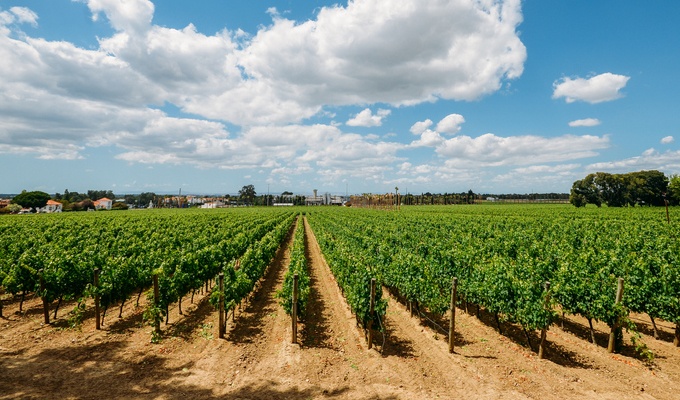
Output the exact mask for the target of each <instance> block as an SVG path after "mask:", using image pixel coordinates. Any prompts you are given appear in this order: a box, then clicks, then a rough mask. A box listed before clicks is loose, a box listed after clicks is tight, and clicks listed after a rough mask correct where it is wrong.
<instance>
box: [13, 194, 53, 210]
mask: <svg viewBox="0 0 680 400" xmlns="http://www.w3.org/2000/svg"><path fill="white" fill-rule="evenodd" d="M50 199H51V197H50V195H49V194H47V193H45V192H41V191H39V190H36V191H32V192H27V191H25V190H24V191H22V192H21V194H19V195H17V196H16V197H14V198H13V199H12V203H14V204H19V205H21V206H22V207H28V208H36V209H37V208H40V207H45V205H46V204H47V201H48V200H50Z"/></svg>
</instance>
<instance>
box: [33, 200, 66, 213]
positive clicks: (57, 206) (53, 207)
mask: <svg viewBox="0 0 680 400" xmlns="http://www.w3.org/2000/svg"><path fill="white" fill-rule="evenodd" d="M63 207H64V205H63V204H61V203H60V202H58V201H54V200H47V204H46V205H45V207H42V208H40V210H39V212H41V213H55V212H61V211H62V209H63Z"/></svg>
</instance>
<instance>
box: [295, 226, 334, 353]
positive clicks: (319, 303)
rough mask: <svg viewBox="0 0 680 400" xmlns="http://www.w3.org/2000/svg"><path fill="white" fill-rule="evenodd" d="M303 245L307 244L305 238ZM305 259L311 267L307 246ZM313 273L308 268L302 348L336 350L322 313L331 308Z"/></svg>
mask: <svg viewBox="0 0 680 400" xmlns="http://www.w3.org/2000/svg"><path fill="white" fill-rule="evenodd" d="M305 243H308V240H307V238H306V237H305ZM305 258H306V259H307V265H310V266H311V264H312V256H311V251H310V249H309V246H308V245H307V244H305ZM315 272H316V271H315V270H314V269H313V268H310V276H309V300H308V303H307V315H306V316H305V326H304V328H303V330H302V331H301V334H302V335H301V336H302V346H304V347H314V348H327V349H337V346H334V345H333V337H332V332H331V328H330V325H329V320H328V318H327V317H326V315H325V314H324V311H328V310H330V309H331V308H330V306H329V305H328V304H326V301H325V300H324V298H323V297H322V296H321V288H320V285H321V282H320V281H319V277H318V276H317V274H316V273H315Z"/></svg>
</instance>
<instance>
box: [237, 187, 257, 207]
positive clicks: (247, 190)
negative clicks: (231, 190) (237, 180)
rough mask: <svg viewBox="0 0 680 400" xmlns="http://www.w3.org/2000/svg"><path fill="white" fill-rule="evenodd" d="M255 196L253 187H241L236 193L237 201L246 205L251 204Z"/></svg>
mask: <svg viewBox="0 0 680 400" xmlns="http://www.w3.org/2000/svg"><path fill="white" fill-rule="evenodd" d="M256 195H257V193H256V192H255V186H253V185H246V186H244V187H242V188H241V190H239V191H238V197H239V199H241V201H243V202H245V203H248V204H252V203H253V201H254V200H255V196H256Z"/></svg>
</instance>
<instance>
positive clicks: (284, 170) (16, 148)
mask: <svg viewBox="0 0 680 400" xmlns="http://www.w3.org/2000/svg"><path fill="white" fill-rule="evenodd" d="M678 16H680V2H678V1H675V0H660V1H655V2H641V1H632V0H622V1H617V2H606V1H585V0H570V1H566V0H562V1H558V0H541V1H538V0H532V1H519V0H508V1H501V0H495V1H494V0H450V1H447V2H446V1H445V2H442V1H426V0H355V1H353V2H349V3H348V2H340V3H333V2H328V1H321V0H317V1H292V0H288V1H270V2H266V1H256V2H237V1H224V0H201V1H199V2H187V1H179V0H165V1H160V0H159V1H156V2H151V1H149V0H117V1H115V0H82V1H70V0H50V1H45V0H32V1H29V0H0V169H1V170H2V171H3V174H2V175H3V177H2V179H1V180H0V193H16V192H20V191H21V190H23V189H27V190H43V191H46V192H49V193H54V192H63V191H64V190H65V189H68V190H70V191H81V192H82V191H86V190H88V189H98V190H108V189H111V190H113V191H114V192H116V193H119V194H124V193H134V192H142V191H154V192H157V193H165V192H170V193H174V192H177V191H178V190H179V189H180V188H182V192H183V193H236V192H237V191H238V190H239V189H240V188H241V187H242V186H243V185H247V184H253V185H255V188H256V190H257V191H258V193H264V192H266V191H267V190H269V191H270V192H272V193H278V192H282V191H286V190H290V191H293V192H295V193H302V194H306V193H311V191H312V189H318V190H319V191H320V192H332V193H344V192H345V190H349V192H350V193H384V192H388V191H391V190H393V189H394V187H395V186H398V187H399V188H400V191H402V192H405V191H409V192H415V193H419V192H426V191H430V192H462V191H467V190H468V189H472V190H474V191H475V192H479V193H531V192H568V191H569V189H570V187H571V184H572V183H573V181H575V180H577V179H581V178H583V177H584V176H585V175H586V174H588V173H590V172H596V171H605V172H616V173H622V172H630V171H638V170H644V169H658V170H661V171H663V172H664V173H666V174H667V175H670V174H674V173H680V149H679V146H678V141H679V140H680V132H679V127H680V101H679V100H678V97H677V93H679V92H680V82H679V80H678V79H676V75H677V72H678V70H679V68H680V24H678V23H677V17H678Z"/></svg>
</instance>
